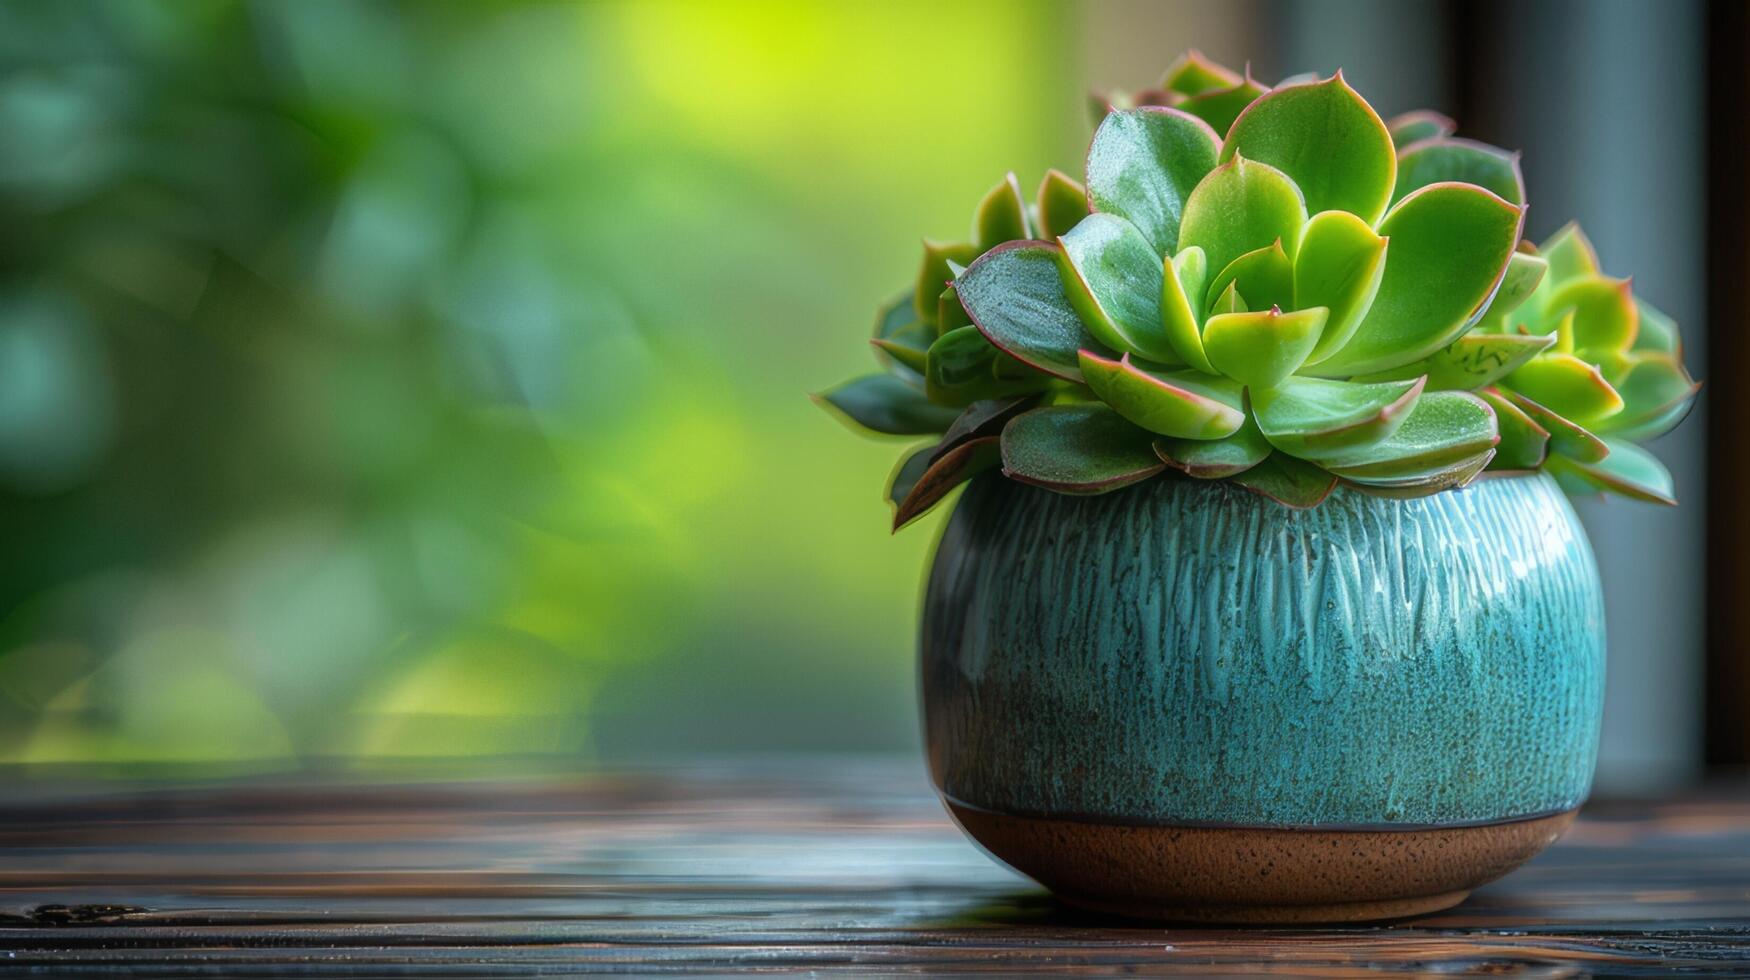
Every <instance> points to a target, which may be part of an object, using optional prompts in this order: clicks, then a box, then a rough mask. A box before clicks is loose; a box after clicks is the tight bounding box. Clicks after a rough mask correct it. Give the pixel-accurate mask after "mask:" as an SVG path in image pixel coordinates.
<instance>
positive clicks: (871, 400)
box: [813, 374, 959, 436]
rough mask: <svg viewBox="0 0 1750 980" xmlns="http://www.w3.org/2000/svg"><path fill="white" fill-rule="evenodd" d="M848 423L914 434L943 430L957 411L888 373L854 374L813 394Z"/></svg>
mask: <svg viewBox="0 0 1750 980" xmlns="http://www.w3.org/2000/svg"><path fill="white" fill-rule="evenodd" d="M813 398H814V401H815V402H816V403H817V404H819V405H820V406H821V407H822V408H825V409H828V410H829V411H831V412H833V413H834V414H835V415H838V416H839V417H840V418H841V419H843V420H844V421H845V422H846V423H847V424H851V425H853V427H861V428H863V429H866V430H868V431H870V432H877V433H880V434H882V435H894V436H916V435H927V434H934V433H937V432H943V431H946V430H947V428H948V426H950V425H953V424H954V417H955V416H956V415H958V414H959V412H958V411H957V410H955V409H952V408H946V407H943V406H941V405H937V404H935V403H934V402H932V401H930V400H929V399H928V398H925V397H924V393H923V392H921V391H919V390H917V389H916V388H913V387H912V386H911V385H908V384H906V383H905V382H903V381H901V380H899V379H898V378H895V377H893V376H892V375H890V374H868V375H864V376H863V377H861V378H854V379H852V380H850V381H847V382H845V383H844V384H842V385H839V386H838V387H836V388H833V389H830V390H828V391H823V392H821V393H820V394H818V395H814V396H813Z"/></svg>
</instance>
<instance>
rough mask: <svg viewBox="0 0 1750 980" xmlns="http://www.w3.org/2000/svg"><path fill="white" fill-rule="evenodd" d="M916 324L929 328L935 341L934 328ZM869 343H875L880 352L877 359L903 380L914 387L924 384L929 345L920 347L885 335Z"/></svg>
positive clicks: (922, 327) (917, 325)
mask: <svg viewBox="0 0 1750 980" xmlns="http://www.w3.org/2000/svg"><path fill="white" fill-rule="evenodd" d="M915 326H916V327H918V328H920V329H922V330H928V331H929V337H930V340H931V342H934V340H935V336H936V332H935V331H934V330H931V329H930V328H929V327H927V326H924V325H923V324H921V323H918V324H915ZM869 343H870V344H873V345H874V347H875V350H876V351H878V352H879V355H878V357H877V360H880V361H881V362H882V364H883V365H885V366H886V367H887V369H888V370H889V371H892V372H893V373H894V375H895V376H897V377H898V378H899V379H900V380H901V381H904V382H906V383H907V384H909V385H912V386H913V387H920V386H922V385H923V383H924V367H925V365H927V364H928V363H929V355H928V353H926V352H927V351H928V350H929V348H928V347H925V348H922V349H919V348H918V347H916V346H914V345H912V344H910V343H906V342H904V341H900V340H888V339H887V338H885V337H876V338H875V339H873V340H871V341H869Z"/></svg>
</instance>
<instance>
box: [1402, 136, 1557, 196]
mask: <svg viewBox="0 0 1750 980" xmlns="http://www.w3.org/2000/svg"><path fill="white" fill-rule="evenodd" d="M1451 180H1456V181H1462V182H1464V183H1466V184H1475V185H1477V186H1478V187H1481V188H1483V189H1485V190H1488V191H1491V192H1493V193H1494V194H1495V196H1496V197H1499V198H1501V199H1502V200H1504V201H1506V202H1507V203H1508V204H1524V203H1525V176H1524V175H1523V174H1521V173H1520V172H1519V154H1517V153H1509V152H1507V151H1506V150H1503V149H1501V148H1499V147H1494V146H1490V145H1489V144H1487V143H1478V142H1476V141H1475V140H1464V139H1450V138H1438V139H1430V140H1423V141H1422V142H1420V143H1416V144H1414V145H1412V146H1409V147H1405V148H1404V151H1403V152H1402V153H1400V154H1398V182H1397V187H1396V188H1395V189H1394V190H1393V191H1392V203H1393V204H1396V203H1397V202H1398V201H1401V200H1403V199H1404V197H1406V196H1408V195H1409V194H1410V192H1412V191H1415V190H1419V189H1421V188H1423V187H1427V186H1428V185H1429V184H1438V183H1441V182H1444V181H1451Z"/></svg>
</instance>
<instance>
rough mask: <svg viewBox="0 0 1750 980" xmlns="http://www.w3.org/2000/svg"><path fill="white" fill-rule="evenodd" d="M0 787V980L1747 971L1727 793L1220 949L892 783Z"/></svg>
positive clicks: (901, 767) (1734, 820)
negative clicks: (1436, 889) (1119, 913)
mask: <svg viewBox="0 0 1750 980" xmlns="http://www.w3.org/2000/svg"><path fill="white" fill-rule="evenodd" d="M6 785H7V786H8V787H9V792H8V793H7V794H6V799H8V800H10V802H8V803H6V804H5V808H4V813H3V814H0V970H4V969H9V968H10V969H19V968H32V969H34V970H37V971H40V972H49V973H55V972H62V973H77V974H81V975H89V974H92V973H100V972H103V971H114V972H131V973H149V974H153V975H172V974H185V973H186V974H223V975H227V976H237V975H259V974H268V973H276V974H283V973H288V972H308V973H318V974H345V975H356V974H372V975H383V974H393V975H402V974H409V975H433V976H444V975H469V976H479V975H483V974H484V975H497V974H516V975H523V974H541V973H583V972H595V971H599V972H614V973H623V972H632V971H642V970H649V971H661V972H671V973H685V972H706V973H722V972H725V971H729V970H735V969H749V968H753V969H759V970H765V971H774V972H783V971H822V972H826V971H849V972H857V971H862V972H873V973H910V972H924V971H929V972H946V973H967V974H973V973H977V974H985V975H1000V974H1010V973H1015V972H1019V971H1023V970H1026V971H1032V970H1040V971H1043V970H1053V971H1062V972H1071V973H1083V974H1097V973H1112V972H1120V971H1122V972H1148V973H1183V974H1198V975H1210V974H1256V973H1260V972H1265V973H1292V974H1297V975H1313V976H1346V975H1352V974H1354V973H1357V972H1363V971H1365V972H1367V973H1368V974H1369V975H1372V976H1392V975H1399V974H1405V973H1418V972H1427V971H1437V972H1442V973H1467V972H1475V973H1491V974H1495V973H1506V974H1523V975H1530V976H1539V977H1543V976H1572V975H1594V974H1607V975H1649V976H1652V975H1670V974H1673V973H1678V972H1684V973H1693V974H1712V975H1721V976H1724V975H1740V976H1741V975H1745V974H1747V973H1750V797H1745V796H1743V795H1738V796H1735V797H1734V796H1733V795H1729V794H1724V793H1718V792H1715V793H1711V794H1701V795H1697V796H1696V797H1694V798H1692V799H1685V800H1677V801H1671V802H1665V803H1657V804H1649V805H1635V806H1628V805H1605V806H1598V807H1595V808H1593V809H1591V810H1589V811H1588V812H1587V814H1586V815H1585V816H1584V817H1583V818H1582V819H1581V821H1580V823H1579V824H1578V825H1577V827H1576V829H1575V830H1574V831H1573V832H1572V833H1571V834H1570V835H1569V836H1568V837H1567V838H1566V839H1565V840H1563V841H1562V842H1561V843H1560V844H1558V845H1557V846H1556V847H1555V848H1554V849H1553V850H1551V851H1550V852H1549V853H1547V854H1546V855H1545V856H1543V857H1542V858H1539V859H1538V860H1537V861H1535V862H1533V863H1532V864H1531V865H1529V866H1528V867H1526V868H1524V869H1523V870H1521V871H1519V872H1517V873H1515V874H1513V875H1511V876H1510V877H1508V878H1507V879H1505V880H1503V881H1501V882H1499V883H1497V884H1495V885H1492V886H1489V887H1486V888H1484V889H1483V890H1481V891H1480V892H1478V893H1477V894H1476V895H1475V896H1474V897H1473V898H1472V899H1471V900H1470V901H1469V902H1467V903H1465V904H1464V905H1462V906H1460V907H1458V908H1457V909H1454V910H1452V911H1451V912H1448V913H1445V914H1442V915H1438V916H1434V917H1431V918H1426V919H1422V920H1419V921H1416V922H1411V923H1402V924H1397V925H1390V926H1385V927H1376V928H1346V929H1329V928H1326V929H1295V930H1255V929H1254V930H1225V929H1209V928H1195V929H1190V928H1158V927H1150V926H1146V925H1139V924H1134V923H1125V922H1117V921H1102V920H1098V919H1093V918H1090V917H1087V916H1084V915H1080V914H1077V913H1074V912H1070V911H1066V910H1064V909H1061V908H1059V907H1058V906H1057V905H1055V904H1054V903H1053V902H1052V900H1051V899H1050V898H1049V897H1048V896H1047V895H1046V894H1045V893H1044V892H1042V891H1041V890H1039V889H1038V888H1036V887H1034V886H1032V885H1031V884H1030V883H1028V882H1027V881H1026V880H1024V879H1021V878H1019V877H1017V876H1015V875H1013V874H1011V873H1010V872H1008V871H1006V870H1004V869H1002V868H1000V867H998V866H997V865H995V864H994V863H992V862H991V861H989V860H988V859H987V858H985V857H984V856H983V855H982V854H981V853H979V852H978V851H977V850H976V849H974V848H973V847H972V845H970V844H968V843H967V842H966V841H965V840H964V839H963V838H962V837H961V836H960V834H959V832H958V831H956V830H955V828H954V827H953V826H952V825H951V824H950V823H949V822H948V820H947V819H946V818H945V816H944V815H943V812H942V810H941V808H940V806H939V805H938V804H937V803H936V801H935V799H934V797H933V796H932V795H931V794H930V792H929V789H928V787H927V785H926V784H925V781H924V777H923V775H922V772H921V765H920V764H919V763H916V762H913V761H911V760H903V761H896V760H886V761H869V760H862V761H858V760H848V759H833V758H812V759H773V760H766V761H762V762H757V763H746V762H743V763H736V764H733V765H726V766H722V767H696V768H674V769H656V770H645V771H641V772H636V773H618V774H607V775H599V776H594V777H589V778H579V777H573V778H570V779H567V780H560V781H553V780H547V781H520V782H511V783H505V782H478V783H467V784H446V785H437V786H433V785H414V786H394V785H390V786H370V785H359V784H357V783H352V784H341V785H334V784H320V785H293V786H286V785H283V784H281V785H269V784H260V783H256V784H249V783H245V784H236V783H233V784H226V785H218V786H206V787H196V788H188V787H184V788H179V789H155V790H144V791H131V792H128V793H126V794H122V795H117V794H116V793H115V792H114V791H113V790H111V791H105V792H100V793H96V794H88V795H84V796H77V797H69V796H67V795H66V794H65V793H64V792H57V793H49V794H47V795H45V794H44V792H43V791H41V790H40V789H33V788H32V786H31V785H30V784H21V783H20V782H18V781H17V780H16V779H14V780H12V781H10V782H9V783H7V784H6ZM26 797H28V799H25V798H26Z"/></svg>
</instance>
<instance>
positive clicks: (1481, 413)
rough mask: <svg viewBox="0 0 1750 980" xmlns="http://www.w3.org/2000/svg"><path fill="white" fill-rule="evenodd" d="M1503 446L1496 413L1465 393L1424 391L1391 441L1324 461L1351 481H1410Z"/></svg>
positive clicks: (1334, 456) (1343, 453)
mask: <svg viewBox="0 0 1750 980" xmlns="http://www.w3.org/2000/svg"><path fill="white" fill-rule="evenodd" d="M1499 441H1500V430H1499V428H1498V427H1497V425H1496V422H1495V413H1494V412H1493V411H1492V410H1491V409H1490V408H1489V406H1488V403H1486V402H1484V401H1483V400H1482V399H1481V398H1478V397H1477V396H1475V395H1472V394H1470V393H1469V392H1464V391H1425V392H1423V393H1422V397H1420V398H1418V399H1416V404H1415V406H1414V407H1413V408H1411V409H1410V413H1409V416H1408V417H1407V418H1405V419H1404V420H1403V422H1402V423H1401V424H1400V425H1399V426H1398V428H1397V431H1396V432H1393V433H1392V434H1391V436H1390V437H1388V438H1386V439H1384V440H1382V441H1380V442H1376V443H1374V444H1372V445H1370V446H1364V447H1359V448H1356V449H1353V450H1347V451H1344V452H1341V453H1334V454H1332V455H1331V456H1329V457H1326V458H1323V459H1321V460H1320V463H1321V464H1323V465H1324V467H1325V468H1326V469H1328V470H1330V471H1331V472H1333V473H1336V474H1337V475H1338V476H1341V477H1343V478H1344V479H1348V480H1356V481H1364V482H1373V481H1381V480H1384V481H1393V480H1411V481H1412V482H1413V480H1414V478H1415V477H1417V476H1418V475H1419V474H1426V473H1432V472H1435V471H1438V470H1442V469H1444V468H1446V467H1448V466H1451V465H1454V464H1457V463H1459V462H1460V461H1462V460H1467V459H1470V458H1471V457H1474V456H1476V455H1478V454H1480V453H1482V452H1484V451H1486V450H1489V449H1493V448H1494V447H1495V444H1496V443H1497V442H1499Z"/></svg>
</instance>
